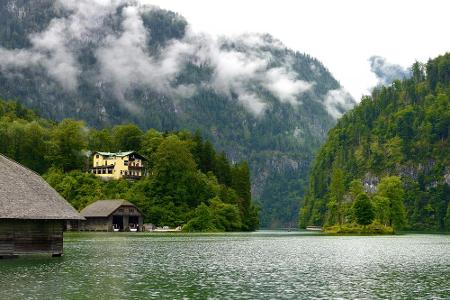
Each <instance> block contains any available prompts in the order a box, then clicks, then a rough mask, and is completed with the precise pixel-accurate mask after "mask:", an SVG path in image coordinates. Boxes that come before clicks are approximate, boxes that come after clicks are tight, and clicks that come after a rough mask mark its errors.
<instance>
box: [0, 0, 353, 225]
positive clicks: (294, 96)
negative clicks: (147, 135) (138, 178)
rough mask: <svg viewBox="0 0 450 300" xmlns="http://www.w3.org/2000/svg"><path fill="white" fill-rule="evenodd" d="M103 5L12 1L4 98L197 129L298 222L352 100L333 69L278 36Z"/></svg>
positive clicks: (50, 113) (258, 192)
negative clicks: (310, 179)
mask: <svg viewBox="0 0 450 300" xmlns="http://www.w3.org/2000/svg"><path fill="white" fill-rule="evenodd" d="M96 3H97V2H92V1H87V0H82V1H81V0H80V1H55V0H35V1H21V0H8V1H4V3H3V4H2V5H0V98H3V99H14V100H16V101H18V102H20V103H22V104H23V105H25V106H26V107H28V108H31V109H33V110H35V111H37V112H39V114H40V115H41V116H43V117H45V118H48V119H51V120H57V121H62V120H63V119H65V118H72V119H76V120H84V121H85V122H86V124H87V125H88V126H90V127H95V128H98V129H101V128H105V127H112V126H114V125H117V124H124V123H133V124H137V125H138V126H139V127H140V128H142V129H143V130H147V129H149V128H154V129H156V130H158V131H161V132H165V131H169V132H172V131H179V130H189V131H191V132H196V131H199V132H200V133H201V135H202V136H203V137H204V138H205V139H207V140H209V141H211V142H212V143H213V145H214V146H215V148H216V149H218V151H225V153H226V154H227V157H228V158H229V159H230V160H231V161H233V162H235V161H242V160H246V161H248V163H249V166H250V169H251V174H252V180H251V181H252V192H253V197H254V198H255V199H256V200H257V201H258V202H259V203H260V204H261V225H262V226H263V227H274V228H278V227H286V226H295V224H296V222H297V216H298V214H297V211H298V198H299V197H301V196H303V192H304V188H305V186H306V182H307V174H308V170H309V167H310V163H311V161H312V159H313V156H314V153H315V152H316V151H317V149H318V148H319V146H320V145H321V144H322V143H323V142H324V140H325V138H326V133H327V131H328V130H329V129H330V128H331V127H332V126H334V124H335V122H336V118H337V117H339V116H340V114H342V113H343V112H345V111H347V110H348V109H349V108H350V107H351V106H352V105H353V104H354V101H353V100H352V98H351V97H350V96H349V95H348V94H347V93H345V91H343V90H342V89H341V86H340V84H339V82H338V81H337V80H336V79H335V78H334V77H333V76H332V75H331V74H330V72H329V71H328V70H327V68H326V67H325V66H324V65H323V64H322V63H321V62H320V61H318V60H317V59H315V58H313V57H311V56H309V55H306V54H303V53H299V52H295V51H292V50H290V49H288V48H286V47H285V46H284V45H283V44H282V43H281V42H280V41H279V40H277V39H276V38H274V37H271V36H270V35H265V34H249V35H245V36H238V37H221V38H219V39H215V38H213V37H209V36H207V35H202V34H200V35H196V34H194V33H192V32H191V31H190V30H189V25H188V22H187V21H186V20H185V19H184V18H183V17H182V16H180V15H178V14H176V13H173V12H170V11H166V10H163V9H159V8H156V7H143V6H140V5H138V4H137V3H138V2H136V1H110V2H109V1H107V2H102V3H104V5H99V4H96ZM107 3H110V5H109V4H107ZM90 20H95V21H90ZM130 23H132V24H136V26H134V27H133V26H129V25H130ZM42 41H46V42H42Z"/></svg>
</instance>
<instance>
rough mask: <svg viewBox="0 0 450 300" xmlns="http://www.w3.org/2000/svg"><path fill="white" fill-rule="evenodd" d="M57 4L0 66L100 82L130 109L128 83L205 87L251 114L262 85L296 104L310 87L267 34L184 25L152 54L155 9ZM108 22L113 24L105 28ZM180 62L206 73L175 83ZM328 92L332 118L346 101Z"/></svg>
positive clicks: (73, 85)
mask: <svg viewBox="0 0 450 300" xmlns="http://www.w3.org/2000/svg"><path fill="white" fill-rule="evenodd" d="M58 5H59V7H61V8H62V9H63V10H64V11H65V13H64V17H59V18H55V19H53V20H52V21H51V22H50V24H49V26H48V27H47V28H46V29H45V30H44V31H42V32H39V33H35V34H33V35H30V36H29V40H30V42H31V47H30V48H28V49H20V50H18V49H13V50H10V49H4V48H0V71H2V72H18V70H20V69H25V68H35V67H39V68H42V69H44V70H45V71H46V72H47V74H48V75H49V76H50V77H51V78H53V79H55V80H56V81H57V82H58V83H59V84H60V85H61V87H62V88H64V89H66V90H68V91H76V90H77V87H78V85H79V82H78V81H79V79H80V76H90V77H89V79H90V80H92V81H93V82H96V84H97V86H104V83H107V85H106V86H108V87H111V88H112V91H113V93H114V94H115V96H116V98H117V99H118V101H119V102H120V103H122V104H123V105H124V106H125V107H127V108H128V109H129V110H130V111H136V107H134V105H133V104H132V103H131V102H132V101H128V100H127V97H126V95H127V91H130V90H133V89H135V88H145V87H148V88H151V89H152V91H155V92H157V93H160V94H163V95H167V96H172V97H175V98H177V99H179V100H181V99H183V98H189V97H192V96H193V95H195V93H197V91H198V90H199V89H212V90H214V91H216V92H217V93H220V94H223V95H226V96H228V97H230V98H231V97H232V98H234V99H235V100H237V101H238V102H239V103H241V104H242V106H243V107H245V108H246V109H247V110H248V111H249V112H251V113H252V114H254V115H255V116H260V115H262V114H263V113H264V111H265V110H267V108H268V107H269V105H268V103H267V102H266V100H264V99H263V98H262V97H260V96H259V95H261V91H262V90H264V91H266V92H268V93H271V94H272V95H273V97H274V98H275V99H277V100H278V101H280V102H284V103H289V104H291V105H293V106H298V105H299V104H301V103H302V101H301V97H302V95H303V94H304V93H308V92H310V91H312V90H313V88H314V84H315V83H314V82H307V81H304V80H300V79H299V77H300V75H299V74H298V73H297V72H296V71H295V70H294V69H293V63H294V60H293V59H291V60H290V59H289V57H287V58H283V59H280V58H279V57H274V55H273V49H277V50H280V49H285V47H284V45H283V44H282V43H281V42H280V41H278V40H276V39H274V38H272V37H270V36H269V35H262V34H243V35H237V36H232V37H215V36H211V35H208V34H205V33H197V32H193V31H192V30H191V29H190V28H189V26H188V27H187V28H186V30H185V35H184V37H183V38H181V39H173V40H169V41H167V42H166V43H164V44H163V45H161V48H160V49H159V50H160V51H158V53H156V54H155V52H154V51H151V50H150V49H149V47H148V45H149V42H151V36H152V32H151V30H150V29H149V28H148V27H146V26H145V25H144V20H143V15H145V14H146V13H148V12H149V11H151V10H152V9H157V8H154V7H151V6H145V5H140V4H139V2H137V1H127V0H122V1H120V0H119V1H115V0H80V1H70V0H59V1H58ZM112 19H114V22H116V23H115V24H116V25H118V26H115V27H113V26H111V24H110V23H111V22H113V21H111V20H112ZM108 22H109V23H108ZM107 24H110V25H107ZM86 48H88V49H89V50H90V51H92V53H93V55H94V57H95V59H96V65H95V66H94V67H92V66H88V68H89V70H83V68H86V67H84V66H83V65H82V64H81V63H80V62H79V58H80V53H83V52H82V51H83V49H86ZM188 64H194V65H197V66H198V67H203V66H207V67H208V68H210V69H211V71H212V72H211V74H212V75H211V77H210V78H209V79H206V80H205V81H204V82H202V83H199V84H196V85H193V84H184V83H180V82H178V80H177V79H178V75H179V74H180V73H181V72H182V71H183V70H184V69H185V68H186V66H187V65H188ZM85 71H89V72H88V73H89V75H85V74H87V73H86V72H85ZM83 72H84V73H83ZM330 95H331V96H327V99H328V100H325V103H327V104H326V105H328V106H330V107H331V109H329V111H332V112H333V114H334V115H338V114H339V113H338V112H339V111H340V110H339V109H340V108H342V107H344V108H345V107H346V106H345V105H347V103H346V102H345V101H343V102H342V101H341V100H342V99H341V100H339V99H338V98H339V95H340V94H339V95H337V94H336V93H331V94H330ZM341 98H342V97H341ZM328 106H327V109H328ZM333 107H334V108H333Z"/></svg>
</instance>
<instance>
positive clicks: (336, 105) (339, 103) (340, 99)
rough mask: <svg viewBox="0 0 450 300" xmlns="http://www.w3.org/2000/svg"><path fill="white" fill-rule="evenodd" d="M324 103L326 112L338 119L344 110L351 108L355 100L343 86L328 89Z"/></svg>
mask: <svg viewBox="0 0 450 300" xmlns="http://www.w3.org/2000/svg"><path fill="white" fill-rule="evenodd" d="M324 105H325V108H326V110H327V112H328V113H329V114H330V115H331V116H332V117H333V118H335V119H339V118H340V117H341V116H342V115H343V114H344V113H345V112H346V111H348V110H350V109H352V108H353V106H354V105H355V102H354V100H353V98H352V96H351V95H350V94H349V93H348V92H347V91H346V90H344V89H343V88H341V89H336V90H330V91H328V93H327V94H326V96H325V100H324Z"/></svg>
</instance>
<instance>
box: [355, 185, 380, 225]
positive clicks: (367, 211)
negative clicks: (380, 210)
mask: <svg viewBox="0 0 450 300" xmlns="http://www.w3.org/2000/svg"><path fill="white" fill-rule="evenodd" d="M352 209H353V213H354V214H355V219H356V223H358V224H359V225H363V226H367V225H369V224H371V223H372V221H373V219H374V218H375V212H374V209H373V205H372V202H370V199H369V197H368V196H367V195H366V194H364V193H362V194H359V195H358V197H356V200H355V202H354V203H353V208H352Z"/></svg>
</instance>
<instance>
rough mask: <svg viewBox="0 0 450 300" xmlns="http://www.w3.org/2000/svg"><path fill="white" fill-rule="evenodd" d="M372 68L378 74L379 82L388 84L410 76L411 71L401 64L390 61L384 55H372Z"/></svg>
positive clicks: (370, 60) (370, 59)
mask: <svg viewBox="0 0 450 300" xmlns="http://www.w3.org/2000/svg"><path fill="white" fill-rule="evenodd" d="M369 62H370V70H371V71H372V72H373V73H374V74H375V75H376V76H377V78H378V81H379V84H383V85H388V84H391V83H392V82H394V80H401V79H404V78H407V77H409V76H410V71H409V70H407V69H405V68H403V67H402V66H400V65H397V64H392V63H389V62H388V61H387V60H386V59H385V58H384V57H381V56H371V57H370V58H369Z"/></svg>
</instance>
